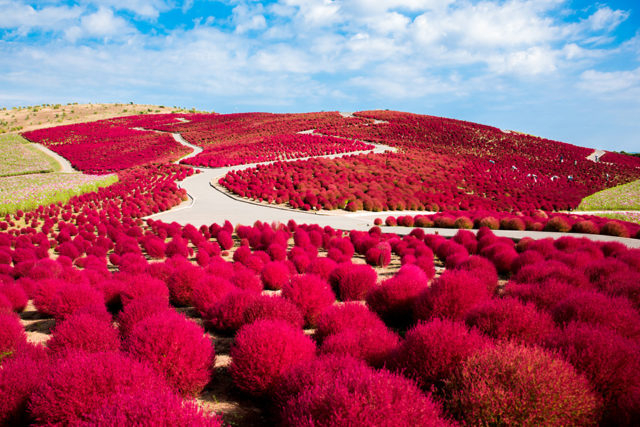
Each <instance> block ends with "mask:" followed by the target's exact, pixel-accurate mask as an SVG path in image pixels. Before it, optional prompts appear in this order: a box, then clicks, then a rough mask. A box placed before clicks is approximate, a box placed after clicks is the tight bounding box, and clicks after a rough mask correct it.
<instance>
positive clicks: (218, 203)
mask: <svg viewBox="0 0 640 427" xmlns="http://www.w3.org/2000/svg"><path fill="white" fill-rule="evenodd" d="M305 133H308V134H312V135H313V134H314V133H313V131H312V130H311V131H305ZM172 135H173V137H174V138H175V139H176V141H178V142H180V143H181V144H184V145H186V146H188V147H191V148H192V149H194V152H193V153H191V154H189V155H188V156H185V158H188V157H193V156H195V155H197V154H198V153H199V152H201V151H202V149H201V148H200V147H196V146H194V145H192V144H189V143H188V142H186V141H185V140H184V138H182V137H181V136H180V135H179V134H172ZM363 142H366V141H363ZM374 145H375V146H376V148H375V149H374V150H373V152H384V151H388V150H389V149H392V147H387V146H384V145H379V144H374ZM365 152H370V151H365ZM351 154H354V153H353V152H352V153H345V154H337V155H328V156H322V157H341V156H345V155H351ZM296 160H300V159H296ZM268 163H273V162H266V163H262V164H268ZM256 165H257V164H255V163H254V164H249V165H238V166H232V167H225V168H194V169H197V170H199V171H200V173H197V174H194V175H193V176H191V177H188V178H187V179H185V180H184V181H182V182H180V183H179V185H180V186H181V187H182V188H185V189H186V190H187V193H188V194H189V196H190V198H191V199H190V201H188V202H185V203H183V204H182V205H180V206H178V207H176V208H174V209H172V210H170V211H167V212H161V213H158V214H155V215H152V216H150V217H149V218H154V219H159V220H162V221H164V222H169V223H170V222H174V221H175V222H177V223H179V224H183V225H184V224H188V223H190V224H193V225H194V226H196V227H199V226H201V225H211V224H212V223H214V222H215V223H219V224H222V223H223V222H224V221H225V220H229V221H231V222H232V223H233V224H244V225H251V224H253V223H254V222H255V221H257V220H260V221H263V222H269V223H271V222H282V223H286V222H287V221H289V220H290V219H293V220H294V221H296V222H297V223H299V224H311V223H313V224H318V225H320V226H323V227H324V226H327V225H328V226H331V227H333V228H339V229H343V230H363V231H366V230H368V229H369V228H371V227H372V226H373V221H374V220H375V219H376V218H382V219H383V220H384V219H385V218H386V217H387V216H389V215H393V216H399V215H418V214H419V213H423V214H429V213H432V212H419V211H386V212H365V211H360V212H353V213H349V212H345V211H341V210H336V211H320V212H304V211H300V210H297V209H291V208H288V207H285V206H276V205H269V204H265V203H258V202H253V201H250V200H248V199H244V198H240V197H238V196H236V195H233V194H230V193H229V192H228V191H226V190H221V189H216V187H219V186H217V185H216V186H213V185H212V181H215V182H216V183H217V180H218V179H219V178H221V177H223V176H224V175H225V174H226V173H227V172H229V171H232V170H234V171H238V170H243V169H247V168H250V167H254V166H256ZM574 213H575V212H574ZM585 213H587V212H585ZM382 229H383V231H385V232H388V233H396V234H400V235H404V234H409V233H410V232H411V230H413V228H411V227H382ZM423 230H424V231H425V232H426V233H431V234H440V235H442V236H445V237H450V236H453V235H454V234H455V233H457V232H458V230H457V229H448V228H425V229H423ZM471 231H473V232H477V230H471ZM494 233H495V234H496V235H498V236H504V237H509V238H512V239H521V238H523V237H532V238H535V239H542V238H545V237H553V238H558V237H562V236H573V237H586V238H589V239H591V240H595V241H618V242H621V243H623V244H625V245H627V246H629V247H632V248H640V240H639V239H625V238H621V237H615V236H604V235H592V234H577V233H551V232H540V231H537V232H536V231H514V230H496V231H494Z"/></svg>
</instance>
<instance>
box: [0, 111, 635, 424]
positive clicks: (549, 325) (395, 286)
mask: <svg viewBox="0 0 640 427" xmlns="http://www.w3.org/2000/svg"><path fill="white" fill-rule="evenodd" d="M177 119H181V120H177ZM373 119H378V120H385V121H387V122H388V123H378V124H374V122H373ZM184 120H188V121H189V122H184ZM73 126H75V125H73ZM78 126H80V125H78ZM92 126H95V127H92ZM105 127H107V128H109V129H113V132H114V135H120V136H122V138H121V139H120V138H119V137H117V138H115V139H114V141H116V143H114V144H113V147H110V144H109V141H110V140H109V138H108V137H107V136H102V137H101V136H100V132H99V130H97V129H100V128H102V129H104V128H105ZM134 127H136V128H144V129H156V130H162V131H165V132H168V131H171V132H181V133H183V132H184V133H183V134H184V135H185V138H187V139H188V140H189V141H191V142H195V139H196V138H202V141H205V140H206V141H207V142H206V143H205V142H200V143H199V144H198V145H209V146H210V147H209V151H207V150H205V151H204V152H203V153H202V154H203V155H205V154H206V155H205V156H203V157H202V158H201V159H207V157H206V156H211V157H209V159H210V160H209V161H212V160H211V159H215V157H213V154H212V153H215V149H216V148H215V147H218V146H221V145H222V144H227V143H229V144H231V145H233V146H235V147H236V148H237V149H238V150H237V151H235V153H236V154H238V156H239V157H236V159H240V161H248V159H243V156H244V154H242V153H249V152H250V149H249V148H248V147H250V145H251V144H257V145H259V144H260V141H264V140H267V141H276V140H277V138H279V135H289V136H288V137H286V138H289V139H286V138H285V141H290V142H291V143H292V144H294V145H295V144H301V145H305V144H306V143H305V141H307V140H306V138H305V139H303V138H298V137H296V136H294V135H296V132H299V131H301V130H307V129H312V128H319V129H321V130H320V132H321V133H323V134H325V135H338V136H340V137H342V138H346V140H348V141H355V140H367V141H374V142H383V143H385V144H389V145H392V146H395V147H398V148H399V149H400V151H399V152H398V153H387V154H383V155H371V154H370V155H365V156H349V157H347V158H343V159H337V160H309V161H296V162H291V163H286V164H285V163H284V162H278V163H275V164H274V165H272V166H260V167H258V168H257V169H254V170H250V171H249V172H247V174H246V175H243V174H241V173H235V174H230V175H227V177H225V180H228V181H229V183H234V185H238V186H241V185H242V182H244V181H243V180H245V181H246V182H251V183H252V185H251V186H248V187H247V188H245V189H243V190H242V191H245V194H244V195H246V196H252V197H258V196H255V194H258V193H259V192H260V191H267V189H268V188H269V186H271V188H272V190H270V191H275V194H271V193H270V194H269V195H267V196H266V197H262V196H260V197H262V199H263V200H265V201H268V202H274V203H276V202H278V203H285V202H286V203H289V204H290V205H291V206H293V207H296V208H303V209H312V208H315V209H319V208H323V209H328V208H332V209H335V208H343V209H347V210H360V209H368V208H371V209H369V210H373V211H375V210H381V209H419V208H426V207H428V206H430V208H432V209H433V210H439V211H442V212H438V213H437V214H433V215H417V216H400V217H397V218H396V217H388V218H386V224H387V225H403V226H408V227H415V228H414V229H412V230H410V233H409V234H408V235H405V236H402V235H399V234H395V233H391V232H385V231H386V230H394V229H392V228H388V229H385V230H383V229H382V228H381V227H379V226H375V227H372V228H371V229H370V230H368V231H356V230H338V229H334V228H331V227H324V228H322V227H320V226H318V225H314V224H296V223H295V222H294V221H289V222H288V223H287V224H280V223H274V224H268V223H263V222H260V221H256V222H255V223H254V224H253V225H240V224H235V225H234V224H232V222H231V221H226V222H225V223H224V224H216V223H214V224H211V225H209V226H202V227H200V228H196V227H194V226H192V225H185V226H182V225H179V224H177V223H171V224H169V223H164V222H162V221H159V220H153V219H146V220H145V219H144V218H145V217H146V216H148V215H151V214H153V213H157V212H161V211H165V210H168V209H171V208H172V207H174V206H177V205H179V204H180V203H181V202H183V201H184V200H186V199H187V195H186V193H185V191H184V190H183V189H180V188H179V187H178V186H177V184H176V181H180V180H182V179H185V178H186V177H188V176H190V175H192V174H194V173H197V171H195V170H194V169H192V168H191V167H188V166H186V165H175V164H169V163H168V162H169V161H173V160H176V159H177V158H178V157H180V152H179V151H173V148H171V147H173V145H172V144H173V143H171V144H170V143H169V140H166V139H164V137H165V136H169V135H167V134H163V133H157V132H151V131H148V132H147V131H136V130H135V129H132V128H134ZM55 129H56V128H54V129H53V130H51V129H49V130H45V131H43V132H42V133H41V134H30V138H32V139H34V140H35V139H38V138H40V139H38V140H40V141H43V143H45V144H46V145H49V146H50V147H51V148H52V149H54V150H58V149H61V150H69V151H68V153H69V154H68V155H69V156H70V157H68V158H69V160H71V161H72V163H74V165H76V167H78V168H80V169H83V170H88V168H91V167H95V168H96V169H95V171H97V172H102V171H107V170H115V171H117V173H118V177H119V181H118V182H117V183H116V184H114V185H112V186H109V187H106V188H102V189H100V190H98V191H96V192H93V193H87V194H84V195H82V196H77V197H73V198H72V199H71V200H69V202H68V203H66V204H62V203H59V204H54V205H49V206H40V207H38V208H37V209H35V210H33V211H30V212H21V211H19V212H17V213H16V214H14V215H7V216H5V217H4V218H2V220H0V425H83V426H93V425H95V426H97V425H154V426H155V425H164V426H168V425H172V426H176V425H188V426H219V425H223V423H224V424H228V425H256V426H257V425H284V426H319V425H322V426H353V425H367V426H388V425H394V426H395V425H419V426H455V425H576V426H583V425H584V426H586V425H602V426H610V425H616V426H634V425H638V424H640V249H629V248H627V247H626V246H624V245H623V244H621V243H617V242H595V241H592V240H589V239H586V238H578V237H574V236H571V235H566V236H563V237H560V238H558V239H551V238H548V239H538V240H534V239H531V238H523V239H520V240H519V241H514V240H511V239H508V238H505V237H499V236H497V235H496V234H494V233H493V231H492V230H496V229H514V230H520V229H528V230H552V231H562V232H580V233H587V234H595V233H600V234H609V235H617V236H637V233H638V227H635V228H634V226H632V225H630V224H628V223H626V224H625V223H622V222H617V221H608V220H606V221H605V220H602V219H596V218H595V217H578V216H573V215H568V214H558V213H551V212H544V211H539V210H537V209H539V208H543V209H547V210H552V209H559V208H560V207H562V206H571V205H572V203H573V202H574V199H575V198H576V197H577V196H576V194H578V195H579V194H582V193H581V192H586V191H590V192H592V191H595V189H598V188H600V187H602V186H607V185H613V184H614V183H618V182H625V181H626V180H630V179H632V178H633V177H637V172H636V170H635V169H634V168H635V166H633V164H631V163H629V164H628V165H626V164H625V162H620V165H618V166H616V167H613V166H611V165H609V164H608V162H602V163H598V164H596V163H593V162H587V161H586V160H584V157H585V156H586V155H588V154H589V152H588V150H586V149H581V148H579V147H573V146H569V145H566V144H564V145H558V144H561V143H557V142H553V141H546V140H540V139H538V138H534V137H529V136H524V135H520V134H515V133H504V132H502V131H500V130H497V129H495V128H490V127H487V126H481V125H475V124H470V123H466V122H459V121H452V120H448V119H437V118H433V117H429V116H414V115H409V114H404V113H395V112H372V113H363V114H362V117H361V118H356V119H353V120H352V119H343V118H341V117H339V116H338V115H337V113H313V114H307V115H267V114H264V115H260V114H254V115H229V116H228V117H226V118H225V116H222V115H195V114H194V115H173V116H169V117H168V116H165V115H163V116H146V117H145V116H140V117H138V116H136V117H130V118H122V119H112V120H109V121H105V122H104V123H101V124H99V125H91V126H87V127H84V128H83V127H76V128H73V127H65V128H64V129H57V130H55ZM73 129H75V130H74V131H73V132H72V130H73ZM76 131H77V132H78V133H74V132H76ZM121 131H122V133H119V132H121ZM136 132H141V133H136ZM190 132H191V133H190ZM93 134H96V135H97V136H96V139H95V140H94V139H92V137H91V135H93ZM34 135H39V136H34ZM126 135H128V136H126ZM456 135H458V139H457V140H456ZM169 137H170V136H169ZM130 138H133V139H130ZM189 138H191V139H189ZM307 138H318V139H317V140H316V139H314V140H309V141H314V142H311V143H310V144H307V145H306V147H305V149H311V148H313V147H311V146H312V144H313V143H315V141H319V140H324V139H325V138H323V137H316V136H308V137H307ZM326 139H327V140H329V138H326ZM127 141H129V145H130V147H129V148H131V149H132V150H134V151H135V152H136V153H138V154H139V155H137V157H136V158H135V159H134V160H133V161H132V162H131V163H126V162H125V160H124V159H125V158H126V156H124V155H123V154H122V153H121V154H120V155H119V154H118V147H123V146H124V145H126V144H127ZM171 141H173V139H171ZM339 141H342V142H344V141H345V139H341V140H339ZM328 142H330V141H328ZM538 142H539V144H540V145H539V150H538V151H536V150H534V147H535V144H536V143H538ZM165 143H166V146H165V145H164V144H165ZM154 144H159V145H157V146H156V145H154ZM353 144H356V143H353ZM514 144H515V145H514ZM94 145H96V146H100V147H102V148H100V149H101V150H102V149H104V150H106V151H105V153H108V155H106V157H104V158H102V159H101V160H100V162H101V163H98V160H97V159H94V160H95V161H96V163H95V165H94V166H91V165H92V163H91V161H92V160H91V159H92V156H94V155H95V154H94V153H92V152H90V151H91V148H90V147H93V146H94ZM355 146H356V145H353V146H352V147H355ZM512 146H513V148H509V147H512ZM153 147H156V148H153ZM159 147H160V148H159ZM161 147H164V148H161ZM279 147H283V146H282V145H280V146H279ZM310 147H311V148H310ZM559 147H560V148H561V151H558V149H559ZM282 149H283V150H284V151H286V148H282ZM136 150H137V151H136ZM243 150H244V151H243ZM247 150H249V151H247ZM510 150H516V151H517V156H516V151H510ZM554 150H555V151H554ZM585 150H586V152H585ZM63 152H64V151H63ZM559 152H562V153H563V156H564V157H563V159H562V162H560V161H559V160H558V159H556V158H555V157H554V156H556V155H557V153H559ZM207 153H208V154H207ZM63 155H65V154H63ZM260 155H265V156H266V155H270V154H269V153H267V152H266V151H265V152H264V153H261V154H260ZM411 156H414V157H411ZM231 157H233V156H231ZM72 159H73V160H72ZM194 159H198V158H197V157H195V158H194ZM411 159H413V160H412V161H411ZM416 159H417V160H416ZM232 160H233V159H231V160H230V159H225V160H224V161H225V162H226V161H232ZM483 160H484V161H486V164H484V163H483V164H482V165H481V166H477V167H476V169H473V168H472V167H473V163H474V162H475V163H480V162H481V161H483ZM489 160H493V161H494V163H492V162H490V161H489ZM196 161H198V160H196ZM83 162H86V163H83ZM516 162H517V167H516V169H511V165H510V163H514V165H516V164H515V163H516ZM574 162H575V165H574ZM485 167H486V168H487V170H488V172H486V175H479V177H482V179H483V180H484V179H492V180H493V181H492V182H491V183H486V182H483V181H482V180H481V179H480V178H479V177H476V176H475V173H476V172H477V173H478V174H481V173H482V171H483V170H484V168H485ZM492 167H495V169H491V168H492ZM564 167H567V168H569V169H568V170H570V172H571V173H575V174H576V175H574V176H575V177H576V179H575V180H574V181H573V182H571V183H563V182H561V181H560V180H553V181H551V180H550V179H549V181H544V179H543V178H542V177H543V173H545V174H548V173H557V172H556V171H557V170H558V168H564ZM309 168H313V171H314V172H317V174H316V175H315V176H314V177H313V179H311V177H310V175H309V174H308V173H306V172H305V171H308V170H309ZM545 168H548V169H545ZM492 170H493V172H492ZM256 171H257V172H256ZM473 171H476V172H473ZM576 171H580V173H581V174H583V175H580V174H578V172H576ZM258 172H259V174H258V175H256V173H258ZM464 172H466V173H467V174H466V175H464ZM525 172H527V173H532V172H536V174H539V175H538V180H537V181H533V182H534V184H535V183H540V187H539V188H538V187H536V186H535V185H533V184H531V182H530V181H526V183H524V184H518V183H520V181H521V180H523V178H522V177H521V176H519V175H518V174H519V173H525ZM564 172H565V173H566V170H564ZM606 173H609V174H610V175H609V181H606V175H604V174H606ZM256 177H261V178H260V179H261V180H262V181H263V182H264V185H263V186H260V185H258V181H255V182H254V181H251V180H252V179H256ZM372 177H376V178H372ZM452 177H453V178H452ZM460 177H464V181H457V183H456V184H455V185H454V184H453V180H455V179H459V178H460ZM500 177H502V180H501V178H500ZM525 178H526V175H525ZM603 179H604V181H603ZM287 180H290V181H291V182H292V183H293V185H292V186H291V187H284V188H279V187H278V184H279V183H283V182H286V181H287ZM447 183H448V184H447ZM512 183H513V185H512ZM365 184H366V185H365ZM238 188H239V189H240V188H241V187H238ZM243 188H244V187H243ZM239 189H238V192H240V190H239ZM320 189H322V190H320ZM435 189H441V191H440V190H435ZM505 189H509V190H508V194H505ZM281 190H282V191H285V192H286V194H285V193H282V194H279V193H278V191H281ZM569 190H571V191H569ZM420 191H422V193H419V192H420ZM566 192H569V193H566ZM423 193H424V194H423ZM489 193H491V194H492V196H491V197H489V196H488V194H489ZM278 197H280V200H278ZM509 207H511V209H509ZM460 208H464V209H465V210H464V211H460V210H459V209H460ZM511 211H520V212H511ZM230 220H232V213H230ZM378 223H379V225H381V226H382V219H380V220H379V221H378ZM432 226H435V227H447V228H454V227H455V228H460V230H458V232H457V233H456V234H455V236H454V237H453V238H451V239H446V238H444V237H442V236H440V235H437V234H426V233H425V231H424V230H423V229H422V228H421V227H432ZM470 228H477V229H478V230H477V231H476V232H473V231H470V230H469V229H470Z"/></svg>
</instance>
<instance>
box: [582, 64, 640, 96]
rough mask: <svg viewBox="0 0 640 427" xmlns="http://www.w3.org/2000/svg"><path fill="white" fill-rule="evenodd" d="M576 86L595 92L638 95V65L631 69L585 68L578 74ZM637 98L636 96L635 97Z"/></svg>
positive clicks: (639, 69)
mask: <svg viewBox="0 0 640 427" xmlns="http://www.w3.org/2000/svg"><path fill="white" fill-rule="evenodd" d="M578 87H579V88H580V89H583V90H587V91H589V92H594V93H597V94H615V93H622V92H625V93H624V95H629V96H639V95H640V67H639V68H636V69H635V70H631V71H596V70H587V71H584V72H583V73H582V74H581V75H580V81H579V82H578ZM636 99H637V98H636Z"/></svg>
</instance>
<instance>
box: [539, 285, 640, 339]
mask: <svg viewBox="0 0 640 427" xmlns="http://www.w3.org/2000/svg"><path fill="white" fill-rule="evenodd" d="M551 313H552V315H553V319H554V320H555V321H556V322H557V323H559V324H567V323H569V322H573V321H578V322H586V323H591V324H597V325H601V326H604V327H607V328H610V329H612V330H614V331H616V332H617V333H618V334H620V335H622V336H624V337H627V338H630V339H633V340H636V341H639V340H640V314H639V313H638V312H637V311H636V310H634V309H633V306H632V305H631V303H630V302H629V300H627V299H626V298H614V297H609V296H606V295H603V294H601V293H598V292H574V293H572V294H570V295H569V296H567V297H566V298H564V299H562V300H560V301H558V303H557V304H556V305H555V306H554V307H553V308H552V310H551Z"/></svg>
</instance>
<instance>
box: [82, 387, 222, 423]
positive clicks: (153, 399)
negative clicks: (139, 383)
mask: <svg viewBox="0 0 640 427" xmlns="http://www.w3.org/2000/svg"><path fill="white" fill-rule="evenodd" d="M80 425H81V426H83V427H93V426H95V427H98V426H138V427H156V426H159V427H179V426H189V427H220V426H222V420H221V419H220V418H219V417H217V416H215V415H214V414H207V413H205V412H203V410H202V409H201V408H199V407H198V405H197V404H196V403H195V402H191V401H183V400H182V398H180V397H179V396H177V395H175V394H173V393H171V392H169V391H163V392H160V393H154V394H150V393H146V392H144V391H137V392H133V393H120V394H117V395H114V396H112V397H111V398H110V399H109V402H108V403H107V404H105V405H103V406H101V407H100V408H98V409H96V410H95V411H93V412H92V413H90V414H88V415H87V416H86V417H85V420H84V421H83V422H82V423H81V424H80Z"/></svg>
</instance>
